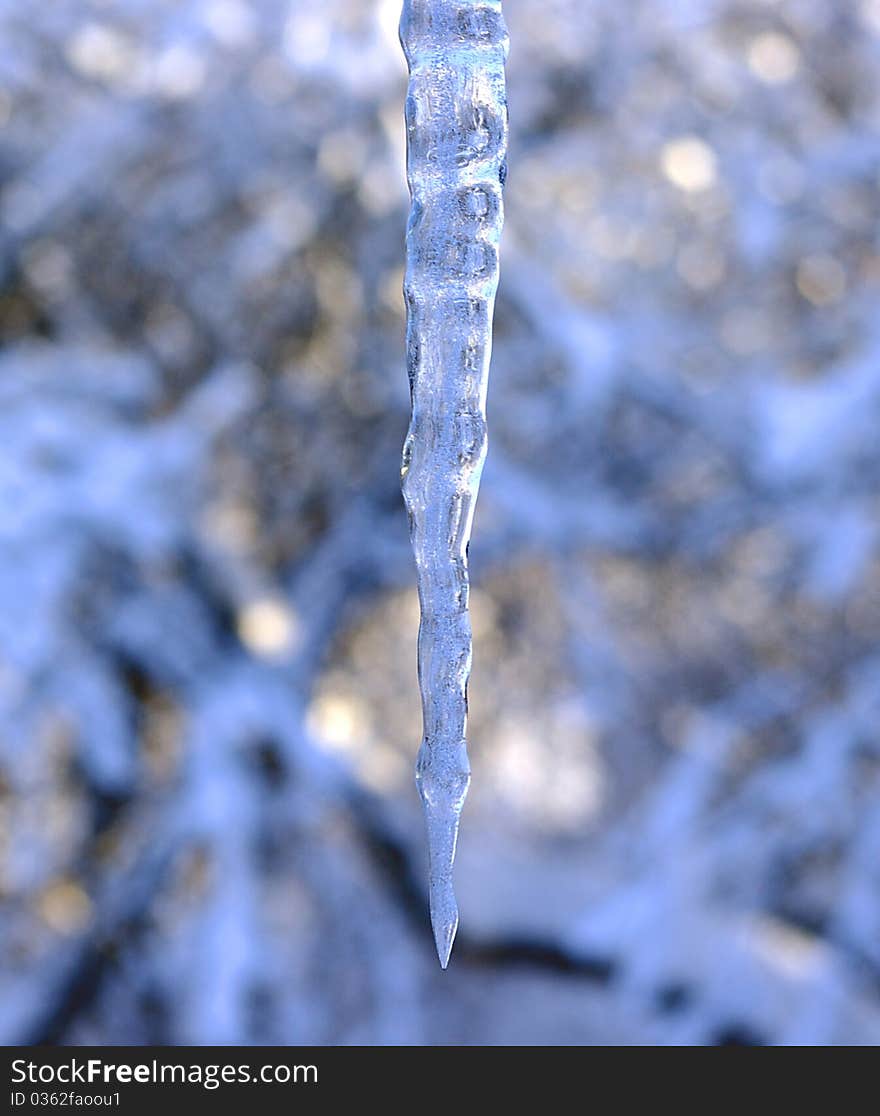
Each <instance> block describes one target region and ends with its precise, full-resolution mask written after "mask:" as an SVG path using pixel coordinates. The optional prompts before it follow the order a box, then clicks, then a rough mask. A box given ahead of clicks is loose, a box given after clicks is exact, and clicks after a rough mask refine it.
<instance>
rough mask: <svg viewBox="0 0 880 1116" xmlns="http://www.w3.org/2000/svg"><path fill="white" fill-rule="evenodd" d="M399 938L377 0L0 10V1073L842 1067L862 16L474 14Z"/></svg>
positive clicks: (637, 1) (400, 569)
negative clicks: (429, 618)
mask: <svg viewBox="0 0 880 1116" xmlns="http://www.w3.org/2000/svg"><path fill="white" fill-rule="evenodd" d="M504 7H505V11H506V15H507V21H508V25H509V28H510V32H511V41H512V52H511V58H510V65H509V93H510V109H511V125H512V134H511V144H510V167H511V173H510V179H509V184H508V190H507V195H506V198H507V225H506V229H505V238H504V244H503V253H502V282H501V289H500V293H499V299H498V307H497V318H496V345H495V355H494V360H493V374H492V384H491V392H490V427H491V446H490V454H489V460H488V464H487V466H486V471H485V474H484V482H483V490H482V495H481V501H480V505H479V508H478V511H477V519H476V526H475V534H474V540H473V543H472V546H471V559H472V573H473V598H472V600H473V617H474V628H475V636H476V646H475V658H474V671H473V678H472V682H471V711H472V718H471V725H472V731H471V738H472V748H471V751H472V765H473V784H472V790H471V793H470V796H469V799H468V803H467V807H466V811H465V815H464V819H463V823H462V836H461V844H460V854H459V862H458V870H457V886H458V893H459V900H460V904H461V908H462V925H461V929H460V933H459V940H458V942H457V944H456V947H455V951H454V953H453V960H452V964H451V966H450V969H449V971H448V972H447V973H445V974H444V973H441V971H440V969H439V966H438V964H437V959H436V956H435V954H434V946H433V941H432V938H431V934H430V930H429V927H428V920H427V912H426V901H425V889H424V876H425V847H424V837H423V822H422V816H421V809H420V805H419V802H418V798H417V795H416V791H415V787H414V783H413V762H414V759H415V753H416V749H417V747H418V743H419V740H420V719H419V703H418V692H417V686H416V658H415V653H416V631H417V623H418V618H417V601H416V594H415V589H414V569H413V563H412V558H411V554H410V550H409V542H408V538H407V529H406V518H405V514H404V510H403V506H402V501H401V498H400V493H399V481H398V468H399V454H400V448H401V445H402V443H403V438H404V434H405V430H406V425H407V413H408V390H407V377H406V372H405V369H404V346H403V331H404V319H403V302H402V297H401V282H402V267H403V232H404V225H405V219H406V212H407V196H406V189H405V179H404V150H403V140H404V134H403V124H402V106H403V97H404V90H405V76H406V75H405V68H404V63H403V58H402V54H401V52H400V48H399V45H398V43H397V20H398V15H399V9H398V4H397V2H396V0H394V2H392V0H382V2H377V3H371V2H368V0H324V2H323V3H321V4H317V3H312V2H307V0H247V2H246V0H119V2H112V0H52V3H47V4H36V5H35V4H25V3H22V2H20V0H2V2H0V33H2V42H3V49H2V51H0V126H2V133H0V176H2V193H0V332H2V341H3V350H2V355H0V400H2V406H0V439H2V451H0V747H2V751H0V1040H2V1041H3V1042H5V1043H22V1042H28V1043H30V1042H59V1043H70V1044H75V1043H100V1044H110V1043H167V1044H177V1043H220V1042H234V1043H248V1042H257V1043H282V1044H299V1043H313V1044H342V1043H367V1044H394V1043H411V1044H434V1043H455V1044H459V1043H460V1044H469V1043H497V1044H511V1043H526V1044H538V1043H548V1044H593V1043H615V1044H616V1043H647V1044H673V1043H692V1044H746V1045H757V1044H771V1043H773V1044H776V1043H810V1044H856V1043H876V1042H878V1041H880V647H878V636H880V535H878V529H880V314H878V312H877V305H878V295H880V246H878V227H880V226H878V216H880V214H878V210H880V196H878V187H880V97H878V92H880V91H878V81H880V69H878V63H880V3H878V2H877V0H864V2H859V0H843V2H841V0H779V2H774V0H675V2H674V3H673V2H672V0H667V2H664V3H658V2H656V0H631V2H629V3H627V4H620V5H609V4H605V3H599V2H598V0H589V2H584V0H542V2H541V3H540V4H533V3H528V2H526V0H506V3H505V5H504Z"/></svg>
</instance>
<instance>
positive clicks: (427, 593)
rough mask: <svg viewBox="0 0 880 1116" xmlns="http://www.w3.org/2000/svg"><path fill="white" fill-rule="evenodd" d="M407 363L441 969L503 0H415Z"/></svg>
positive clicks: (462, 685)
mask: <svg viewBox="0 0 880 1116" xmlns="http://www.w3.org/2000/svg"><path fill="white" fill-rule="evenodd" d="M400 39H401V43H402V44H403V49H404V53H405V54H406V59H407V63H408V65H409V72H410V81H409V92H408V95H407V101H406V124H407V179H408V181H409V189H410V196H411V198H412V207H411V210H410V216H409V224H408V226H407V236H406V249H407V268H406V279H405V282H404V296H405V299H406V307H407V368H408V372H409V378H410V391H411V394H412V419H411V422H410V428H409V433H408V435H407V439H406V443H405V445H404V450H403V464H402V468H401V478H402V488H403V497H404V501H405V503H406V507H407V511H408V513H409V520H410V534H411V537H412V544H413V550H414V552H415V559H416V569H417V577H418V586H419V602H420V605H421V615H422V620H421V627H420V629H419V685H420V688H421V694H422V714H423V719H424V739H423V741H422V745H421V748H420V750H419V757H418V763H417V765H416V781H417V784H418V787H419V793H420V795H421V798H422V802H423V803H424V807H425V814H426V817H427V824H428V847H429V860H430V896H431V923H432V925H433V928H434V940H435V942H436V944H437V952H438V954H439V956H440V964H441V965H442V966H443V968H444V969H445V968H446V965H447V964H448V962H449V954H450V951H451V949H452V942H453V940H454V938H455V932H456V930H457V928H458V907H457V905H456V902H455V895H454V893H453V890H452V865H453V860H454V858H455V845H456V840H457V837H458V823H459V818H460V815H461V810H462V806H463V805H464V799H465V795H466V794H467V790H468V784H469V782H470V766H469V764H468V758H467V745H466V741H465V729H466V722H467V682H468V677H469V675H470V669H471V625H470V617H469V615H468V566H467V551H468V540H469V538H470V533H471V523H472V520H473V514H474V504H475V501H476V498H477V491H478V489H479V484H480V473H481V471H482V467H483V461H484V458H485V455H486V388H487V385H488V375H489V358H490V353H491V346H492V311H493V307H494V302H495V291H496V288H497V286H498V245H499V240H500V236H501V224H502V220H503V210H502V203H501V187H502V185H503V184H504V178H505V173H506V162H505V159H506V152H507V100H506V94H505V85H504V61H505V59H506V57H507V32H506V28H505V26H504V20H503V17H502V15H501V2H500V0H405V2H404V6H403V14H402V16H401V21H400Z"/></svg>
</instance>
